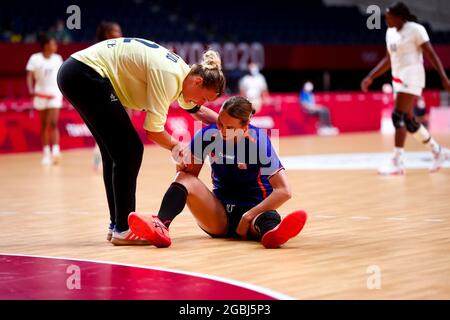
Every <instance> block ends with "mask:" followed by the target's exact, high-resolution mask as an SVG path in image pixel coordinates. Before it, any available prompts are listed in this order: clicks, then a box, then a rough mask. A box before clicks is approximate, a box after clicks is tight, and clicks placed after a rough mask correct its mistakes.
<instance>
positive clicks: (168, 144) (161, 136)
mask: <svg viewBox="0 0 450 320" xmlns="http://www.w3.org/2000/svg"><path fill="white" fill-rule="evenodd" d="M145 133H146V135H147V138H148V139H150V140H151V141H153V142H155V143H156V144H158V145H159V146H161V147H163V148H164V149H167V150H172V149H173V148H174V147H175V146H176V145H178V143H179V142H178V140H176V139H174V138H173V137H172V136H171V135H170V134H169V133H168V132H167V131H166V130H164V131H161V132H152V131H147V130H146V131H145Z"/></svg>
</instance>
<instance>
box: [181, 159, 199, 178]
mask: <svg viewBox="0 0 450 320" xmlns="http://www.w3.org/2000/svg"><path fill="white" fill-rule="evenodd" d="M198 162H199V161H195V158H194V156H193V155H191V161H190V162H189V163H182V164H178V165H177V171H182V172H185V173H189V174H192V175H193V176H195V177H198V175H199V174H200V171H202V168H203V162H201V163H198Z"/></svg>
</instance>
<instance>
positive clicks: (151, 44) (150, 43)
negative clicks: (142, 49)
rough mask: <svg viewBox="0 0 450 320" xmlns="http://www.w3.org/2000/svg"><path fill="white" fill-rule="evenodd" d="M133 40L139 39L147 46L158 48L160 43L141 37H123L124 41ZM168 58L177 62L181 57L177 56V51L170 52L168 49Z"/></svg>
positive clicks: (138, 40)
mask: <svg viewBox="0 0 450 320" xmlns="http://www.w3.org/2000/svg"><path fill="white" fill-rule="evenodd" d="M131 40H134V41H137V42H139V43H142V44H143V45H145V46H147V47H149V48H153V49H158V48H159V45H158V44H156V43H154V42H152V41H148V40H144V39H139V38H124V39H123V43H130V42H131ZM166 58H167V59H169V60H170V61H173V62H175V63H176V62H177V61H178V59H180V57H179V56H177V55H176V54H175V53H173V52H170V51H167V54H166Z"/></svg>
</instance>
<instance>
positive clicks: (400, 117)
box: [392, 111, 406, 129]
mask: <svg viewBox="0 0 450 320" xmlns="http://www.w3.org/2000/svg"><path fill="white" fill-rule="evenodd" d="M405 118H406V113H404V112H401V111H394V112H392V123H393V124H394V127H395V129H401V128H404V127H405Z"/></svg>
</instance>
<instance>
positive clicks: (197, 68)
mask: <svg viewBox="0 0 450 320" xmlns="http://www.w3.org/2000/svg"><path fill="white" fill-rule="evenodd" d="M189 75H198V76H200V77H202V78H203V87H205V88H208V89H213V90H215V91H216V93H217V96H218V97H220V96H221V95H222V94H223V92H224V91H225V86H226V81H225V76H224V74H223V72H222V62H221V60H220V55H219V53H218V52H217V51H214V50H208V51H206V52H205V53H204V54H203V57H202V61H201V62H200V63H199V64H194V65H193V66H192V68H191V72H189Z"/></svg>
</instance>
